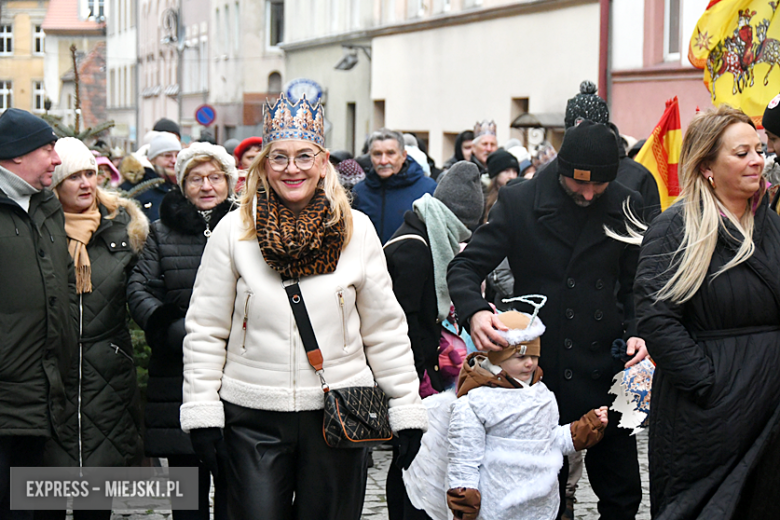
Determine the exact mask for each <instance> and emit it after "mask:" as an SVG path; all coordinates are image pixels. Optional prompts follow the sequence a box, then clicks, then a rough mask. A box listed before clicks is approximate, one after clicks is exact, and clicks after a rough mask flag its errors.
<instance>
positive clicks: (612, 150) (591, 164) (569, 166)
mask: <svg viewBox="0 0 780 520" xmlns="http://www.w3.org/2000/svg"><path fill="white" fill-rule="evenodd" d="M619 162H620V158H619V156H618V144H617V138H616V136H615V133H614V132H613V131H612V129H611V128H610V127H609V125H605V124H602V123H594V122H592V121H590V120H587V119H586V120H584V121H582V122H581V123H580V124H578V125H576V126H573V127H571V128H569V129H567V130H566V134H565V135H564V136H563V143H562V144H561V150H560V151H559V152H558V173H559V174H560V175H563V176H565V177H571V178H573V179H576V180H578V181H585V182H611V181H614V180H615V177H617V171H618V164H619Z"/></svg>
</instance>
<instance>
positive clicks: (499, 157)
mask: <svg viewBox="0 0 780 520" xmlns="http://www.w3.org/2000/svg"><path fill="white" fill-rule="evenodd" d="M487 167H488V176H490V178H491V179H495V178H496V177H498V174H499V173H501V172H502V171H504V170H506V169H507V168H514V169H515V171H517V173H518V174H519V173H520V163H518V162H517V157H515V156H514V155H512V154H511V153H509V152H507V151H506V150H496V151H495V152H493V153H491V154H490V155H488V158H487Z"/></svg>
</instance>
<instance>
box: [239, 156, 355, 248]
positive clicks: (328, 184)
mask: <svg viewBox="0 0 780 520" xmlns="http://www.w3.org/2000/svg"><path fill="white" fill-rule="evenodd" d="M317 148H319V150H320V151H323V152H324V151H325V150H324V149H323V148H321V147H319V146H318V147H317ZM270 150H271V144H270V143H269V144H268V145H266V146H264V147H263V150H262V151H261V152H260V153H259V154H257V157H255V158H254V160H253V161H252V164H251V165H250V166H249V170H247V175H246V185H245V186H244V192H243V193H242V194H241V197H240V198H239V202H240V204H241V209H240V210H239V211H240V212H241V221H242V222H243V223H244V226H245V227H246V228H247V231H246V233H245V234H244V236H242V237H241V239H242V240H252V239H254V238H256V236H257V234H256V231H255V220H254V207H253V203H254V200H255V195H257V196H261V193H258V192H257V189H258V184H260V185H262V187H263V192H264V193H265V196H266V197H267V196H268V192H269V191H270V189H271V187H270V186H269V185H268V177H267V176H266V173H265V168H264V166H263V161H264V160H265V158H266V157H268V152H269V151H270ZM325 168H326V172H325V178H324V179H322V180H321V181H320V186H321V187H322V189H323V190H324V191H325V197H326V198H327V199H328V201H329V202H330V207H331V210H332V215H331V218H330V219H329V220H328V221H327V222H325V226H326V227H330V226H333V225H335V224H336V223H338V221H339V220H341V219H342V218H343V219H344V246H343V247H347V244H349V241H350V239H351V238H352V209H351V208H350V205H349V198H348V197H347V193H346V192H345V191H344V188H343V187H342V186H341V183H340V182H339V175H338V173H337V172H336V169H335V168H334V167H333V165H332V164H331V163H330V161H327V160H326V161H325Z"/></svg>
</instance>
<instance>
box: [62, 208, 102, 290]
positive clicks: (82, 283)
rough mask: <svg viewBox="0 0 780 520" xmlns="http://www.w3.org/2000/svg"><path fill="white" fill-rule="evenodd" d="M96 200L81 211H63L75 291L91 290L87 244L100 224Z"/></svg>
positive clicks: (90, 271)
mask: <svg viewBox="0 0 780 520" xmlns="http://www.w3.org/2000/svg"><path fill="white" fill-rule="evenodd" d="M100 218H101V215H100V211H99V210H98V207H97V202H95V204H93V205H92V207H91V208H89V209H88V210H87V211H84V212H83V213H65V233H66V234H67V235H68V252H69V253H70V256H71V258H73V263H74V264H75V266H76V292H77V293H78V294H84V293H91V292H92V265H91V264H90V263H89V253H87V244H89V241H90V240H91V239H92V234H93V233H94V232H95V231H96V230H97V228H98V226H99V225H100Z"/></svg>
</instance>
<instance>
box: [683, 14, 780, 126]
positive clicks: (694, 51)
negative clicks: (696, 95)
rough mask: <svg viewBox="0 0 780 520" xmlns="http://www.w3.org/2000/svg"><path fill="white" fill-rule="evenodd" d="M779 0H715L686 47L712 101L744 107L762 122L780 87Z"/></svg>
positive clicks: (744, 110)
mask: <svg viewBox="0 0 780 520" xmlns="http://www.w3.org/2000/svg"><path fill="white" fill-rule="evenodd" d="M777 7H778V2H777V1H769V0H711V1H710V3H709V5H708V6H707V9H706V10H705V11H704V14H703V15H702V16H701V18H700V19H699V22H698V23H697V24H696V28H695V29H694V31H693V35H692V36H691V42H690V46H689V48H688V59H689V60H690V62H691V63H692V64H693V66H694V67H697V68H700V69H704V84H705V85H706V86H707V89H708V90H709V91H710V96H711V97H712V103H713V104H714V105H716V106H717V105H722V104H728V105H730V106H732V107H735V108H741V109H742V111H743V112H745V113H746V114H747V115H749V116H750V117H751V118H753V121H754V122H755V123H756V124H758V125H760V124H761V117H762V116H763V114H764V109H765V108H766V105H767V103H769V101H770V100H771V99H772V98H774V97H775V96H776V95H777V93H778V92H779V91H780V21H777V22H776V21H775V14H776V12H777Z"/></svg>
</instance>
